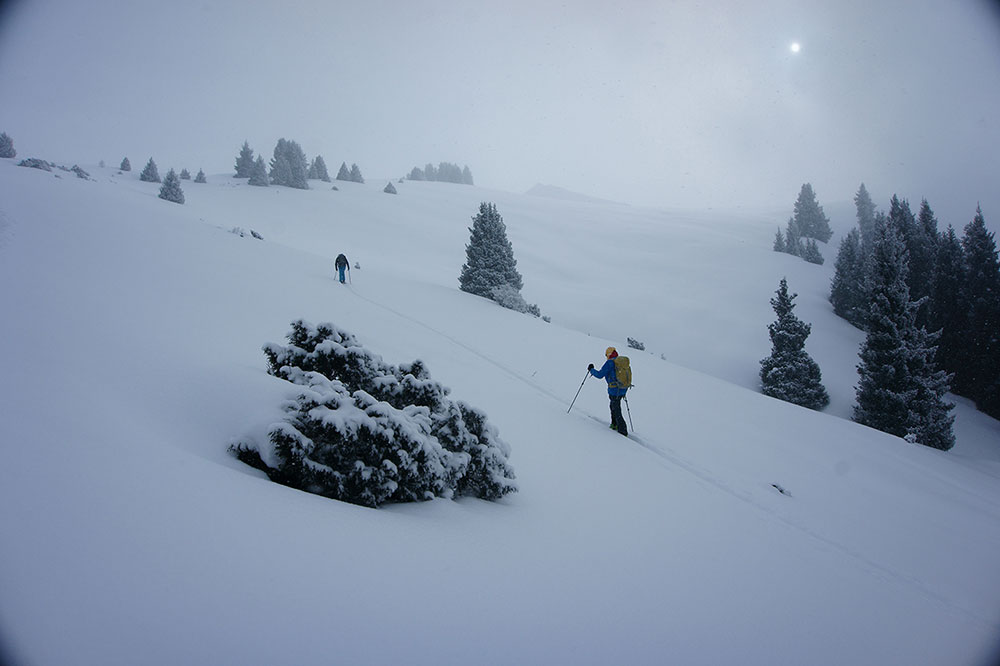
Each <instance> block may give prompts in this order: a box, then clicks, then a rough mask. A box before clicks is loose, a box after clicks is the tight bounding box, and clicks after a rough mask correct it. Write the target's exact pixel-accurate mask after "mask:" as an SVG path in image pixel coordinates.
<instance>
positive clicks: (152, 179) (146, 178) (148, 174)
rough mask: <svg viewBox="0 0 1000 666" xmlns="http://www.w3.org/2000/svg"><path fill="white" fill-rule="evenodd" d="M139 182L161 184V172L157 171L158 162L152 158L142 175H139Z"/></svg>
mask: <svg viewBox="0 0 1000 666" xmlns="http://www.w3.org/2000/svg"><path fill="white" fill-rule="evenodd" d="M139 180H141V181H143V182H146V183H158V182H160V172H159V171H157V169H156V162H154V161H153V158H152V157H150V158H149V161H148V162H146V166H145V167H144V168H143V170H142V173H140V174H139Z"/></svg>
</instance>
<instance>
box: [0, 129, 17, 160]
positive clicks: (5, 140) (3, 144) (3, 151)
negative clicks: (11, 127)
mask: <svg viewBox="0 0 1000 666" xmlns="http://www.w3.org/2000/svg"><path fill="white" fill-rule="evenodd" d="M0 157H17V151H16V150H14V139H12V138H10V137H9V136H8V135H7V133H6V132H3V133H0Z"/></svg>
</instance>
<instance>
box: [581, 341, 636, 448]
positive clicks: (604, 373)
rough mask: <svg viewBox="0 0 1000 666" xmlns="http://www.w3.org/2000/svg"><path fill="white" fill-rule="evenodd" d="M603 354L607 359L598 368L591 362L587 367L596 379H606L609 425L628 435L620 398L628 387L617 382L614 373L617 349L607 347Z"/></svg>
mask: <svg viewBox="0 0 1000 666" xmlns="http://www.w3.org/2000/svg"><path fill="white" fill-rule="evenodd" d="M604 355H605V356H606V357H607V359H608V360H607V361H605V362H604V365H603V366H601V369H600V370H595V369H594V364H593V363H591V364H590V365H589V366H587V369H588V370H590V374H592V375H594V376H595V377H597V378H598V379H605V380H607V382H608V398H610V399H611V427H612V428H613V429H615V430H617V431H618V432H619V433H621V434H623V435H628V428H626V427H625V417H624V416H622V398H624V397H625V393H626V392H628V387H627V386H622V385H621V384H620V383H619V382H618V376H617V374H616V373H615V358H616V357H617V356H618V350H616V349H615V348H614V347H608V348H607V349H606V350H605V351H604Z"/></svg>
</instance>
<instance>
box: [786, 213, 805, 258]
mask: <svg viewBox="0 0 1000 666" xmlns="http://www.w3.org/2000/svg"><path fill="white" fill-rule="evenodd" d="M802 250H803V248H802V230H801V228H800V227H799V223H798V222H797V221H796V220H795V218H794V217H790V218H788V226H787V227H786V229H785V252H786V253H787V254H790V255H792V256H795V257H798V256H800V255H801V254H802Z"/></svg>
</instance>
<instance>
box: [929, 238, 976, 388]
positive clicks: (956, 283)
mask: <svg viewBox="0 0 1000 666" xmlns="http://www.w3.org/2000/svg"><path fill="white" fill-rule="evenodd" d="M964 262H965V254H964V251H963V250H962V243H961V241H959V239H958V236H957V235H956V234H955V229H954V228H953V227H952V226H951V225H949V226H948V230H947V231H945V232H944V233H943V234H941V238H940V240H939V241H938V248H937V261H936V264H937V271H935V273H934V283H933V285H932V287H931V300H930V306H931V307H930V313H929V320H930V329H931V330H933V331H941V337H940V339H939V340H938V354H937V358H938V361H939V362H940V364H941V367H942V368H944V369H946V370H948V371H949V372H954V373H955V377H956V384H955V388H956V389H959V386H958V382H957V380H958V377H959V372H960V368H962V367H963V366H964V365H965V363H967V359H968V353H967V349H968V348H967V347H966V343H967V340H968V338H969V332H968V328H969V321H968V319H969V307H968V303H967V298H966V289H965V265H964Z"/></svg>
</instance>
